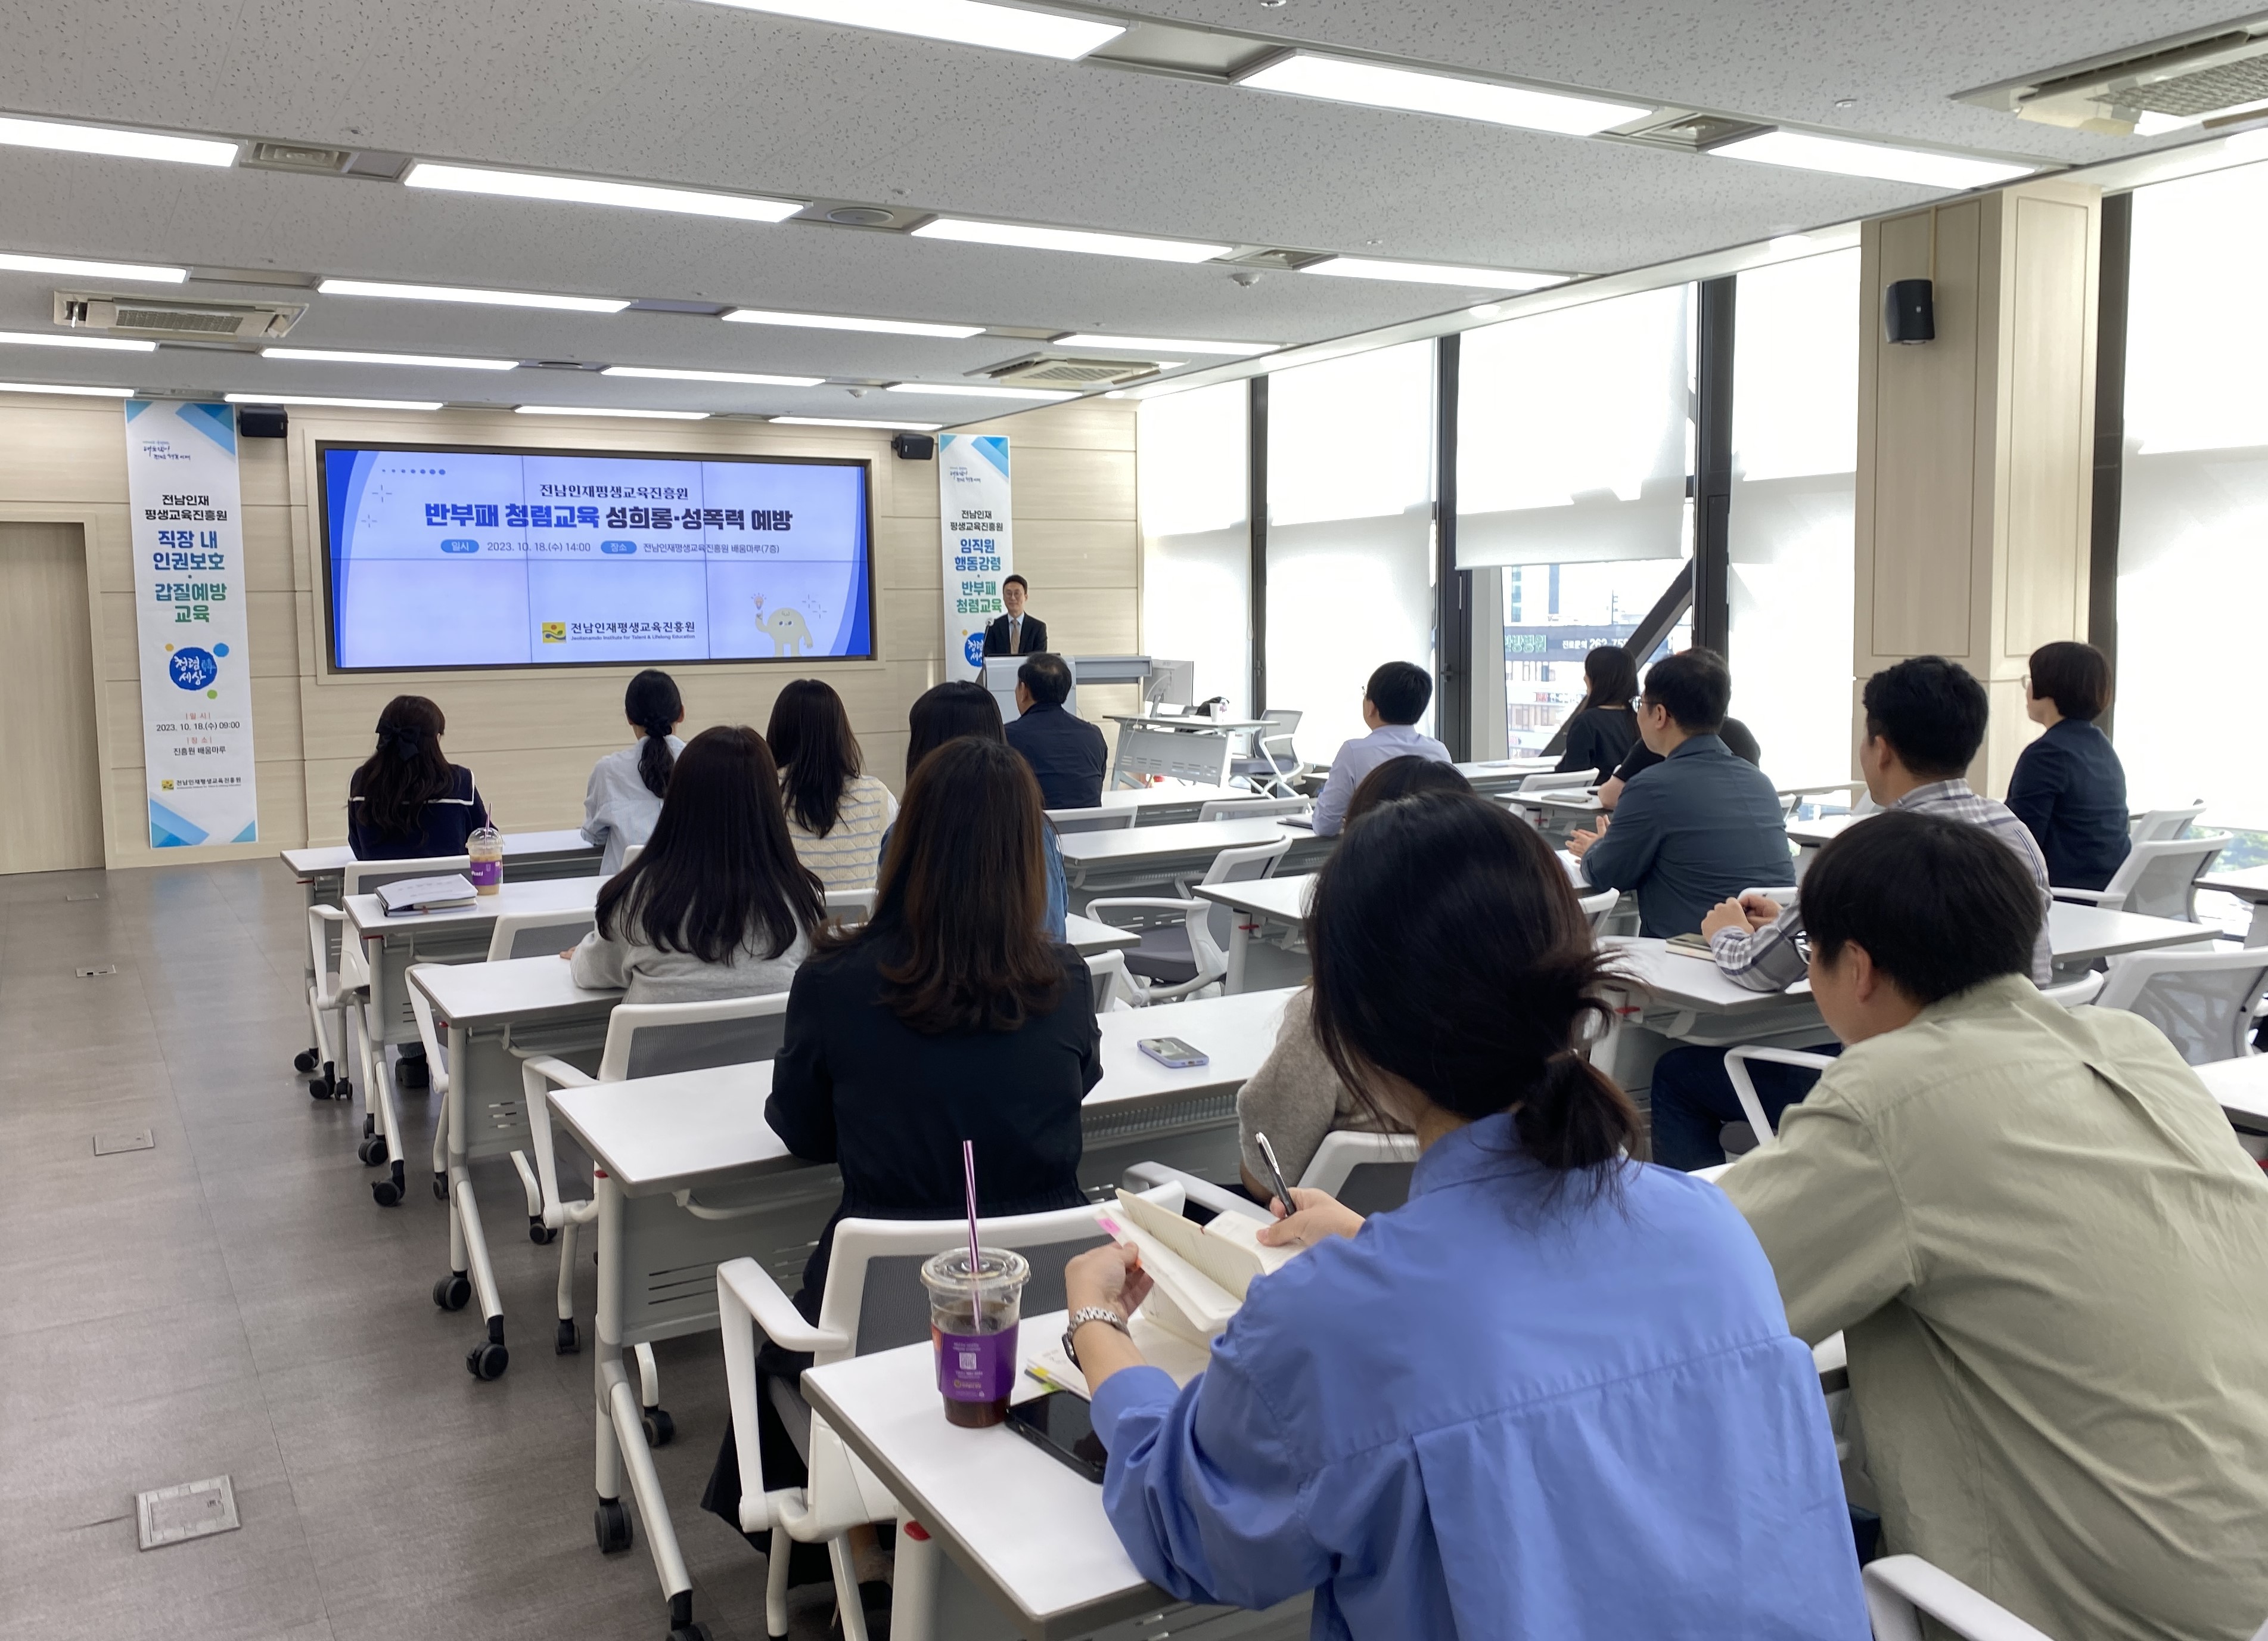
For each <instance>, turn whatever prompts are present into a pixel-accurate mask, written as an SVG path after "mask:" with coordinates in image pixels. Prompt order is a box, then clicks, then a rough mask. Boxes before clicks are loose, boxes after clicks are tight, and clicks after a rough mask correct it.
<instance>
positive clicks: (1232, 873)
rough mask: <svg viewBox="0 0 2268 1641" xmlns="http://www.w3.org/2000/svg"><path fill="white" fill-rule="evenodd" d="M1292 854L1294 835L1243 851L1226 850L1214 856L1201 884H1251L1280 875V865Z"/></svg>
mask: <svg viewBox="0 0 2268 1641" xmlns="http://www.w3.org/2000/svg"><path fill="white" fill-rule="evenodd" d="M1291 851H1292V835H1291V833H1289V832H1286V833H1285V834H1284V836H1282V837H1281V838H1277V839H1271V840H1270V841H1269V842H1267V843H1254V844H1246V845H1244V846H1241V847H1239V848H1234V849H1223V850H1222V851H1221V852H1220V853H1219V854H1216V855H1215V856H1213V857H1212V864H1211V866H1209V867H1207V868H1205V875H1204V877H1202V878H1200V879H1199V880H1198V881H1199V882H1201V883H1254V882H1256V881H1258V880H1259V879H1261V878H1263V877H1273V876H1276V867H1277V863H1278V861H1282V860H1283V858H1284V857H1285V855H1286V854H1290V853H1291Z"/></svg>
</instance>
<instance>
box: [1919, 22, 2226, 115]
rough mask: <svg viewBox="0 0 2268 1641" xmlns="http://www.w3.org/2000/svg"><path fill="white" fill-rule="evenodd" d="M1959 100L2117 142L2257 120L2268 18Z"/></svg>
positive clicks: (2098, 59)
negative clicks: (2231, 119)
mask: <svg viewBox="0 0 2268 1641" xmlns="http://www.w3.org/2000/svg"><path fill="white" fill-rule="evenodd" d="M1959 100H1961V101H1962V102H1971V103H1977V104H1980V105H1982V106H1983V107H1987V108H1999V109H2001V110H2003V111H2004V112H2007V113H2010V114H2013V115H2015V116H2016V117H2017V118H2018V119H2021V120H2034V121H2037V122H2040V123H2042V124H2043V125H2060V126H2066V127H2069V128H2071V129H2076V130H2081V131H2099V132H2102V133H2105V134H2107V135H2109V136H2112V137H2132V136H2133V135H2135V134H2136V133H2137V132H2138V131H2139V133H2140V134H2141V135H2142V136H2145V137H2150V136H2155V135H2158V134H2159V133H2161V132H2164V131H2169V130H2174V129H2179V128H2180V127H2182V126H2184V125H2194V124H2198V123H2200V122H2203V123H2205V125H2206V126H2207V127H2208V128H2210V127H2213V126H2218V125H2220V124H2221V123H2222V121H2218V120H2213V119H2212V118H2211V116H2213V115H2223V116H2224V117H2226V116H2228V115H2257V114H2259V113H2261V112H2263V110H2262V109H2259V108H2256V107H2253V105H2257V104H2268V18H2254V19H2251V20H2250V21H2247V22H2242V23H2232V24H2222V25H2220V26H2217V27H2215V28H2213V29H2209V30H2205V31H2203V32H2201V33H2195V34H2189V35H2183V36H2176V38H2173V39H2170V40H2161V41H2154V42H2152V43H2151V44H2149V45H2147V46H2139V47H2136V48H2133V49H2132V50H2129V51H2124V52H2120V53H2118V54H2117V55H2112V56H2105V57H2095V58H2092V59H2089V60H2088V61H2087V62H2084V63H2067V64H2066V65H2064V66H2063V67H2061V68H2055V69H2047V70H2042V71H2041V72H2040V73H2038V74H2036V75H2032V76H2029V77H2028V78H2024V79H2021V80H2004V81H2002V82H2001V83H2000V84H1999V85H1986V86H1982V87H1979V88H1978V89H1977V90H1975V91H1969V92H1962V93H1961V94H1960V98H1959Z"/></svg>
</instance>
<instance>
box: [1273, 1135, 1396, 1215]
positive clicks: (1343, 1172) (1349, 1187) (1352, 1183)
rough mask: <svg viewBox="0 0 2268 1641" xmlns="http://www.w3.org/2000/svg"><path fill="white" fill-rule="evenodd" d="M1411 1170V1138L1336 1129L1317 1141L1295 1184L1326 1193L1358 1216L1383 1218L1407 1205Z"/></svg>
mask: <svg viewBox="0 0 2268 1641" xmlns="http://www.w3.org/2000/svg"><path fill="white" fill-rule="evenodd" d="M1417 1166H1418V1142H1417V1140H1416V1139H1415V1138H1413V1137H1412V1136H1410V1135H1406V1134H1363V1133H1359V1132H1356V1131H1354V1130H1352V1129H1345V1128H1342V1129H1337V1130H1335V1131H1333V1132H1332V1133H1329V1134H1327V1135H1324V1136H1323V1142H1322V1144H1321V1145H1319V1146H1317V1147H1316V1148H1315V1155H1314V1158H1313V1159H1312V1160H1311V1161H1310V1162H1309V1163H1308V1164H1307V1172H1305V1173H1303V1174H1301V1175H1300V1185H1302V1186H1305V1187H1307V1189H1309V1190H1311V1191H1328V1192H1329V1193H1330V1194H1332V1195H1333V1196H1335V1197H1337V1199H1338V1200H1339V1201H1341V1202H1344V1204H1345V1205H1346V1206H1347V1207H1349V1208H1351V1209H1354V1211H1355V1212H1356V1213H1358V1214H1383V1213H1387V1212H1388V1211H1390V1210H1392V1209H1397V1208H1400V1207H1401V1206H1402V1205H1403V1203H1404V1202H1406V1201H1409V1200H1410V1172H1411V1171H1412V1170H1413V1169H1415V1168H1416V1167H1417Z"/></svg>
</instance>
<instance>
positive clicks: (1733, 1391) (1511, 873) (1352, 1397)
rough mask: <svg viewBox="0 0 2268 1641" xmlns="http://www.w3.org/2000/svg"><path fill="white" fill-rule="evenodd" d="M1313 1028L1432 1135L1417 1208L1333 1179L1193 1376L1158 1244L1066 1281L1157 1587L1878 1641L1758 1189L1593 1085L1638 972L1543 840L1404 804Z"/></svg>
mask: <svg viewBox="0 0 2268 1641" xmlns="http://www.w3.org/2000/svg"><path fill="white" fill-rule="evenodd" d="M1307 944H1308V947H1309V949H1310V950H1311V951H1312V952H1313V953H1314V966H1315V973H1314V1034H1315V1037H1316V1039H1317V1041H1318V1042H1319V1044H1320V1045H1321V1046H1322V1052H1323V1053H1324V1055H1325V1056H1326V1057H1327V1058H1328V1059H1329V1061H1330V1063H1331V1065H1332V1067H1333V1068H1335V1069H1336V1070H1337V1073H1338V1075H1339V1076H1340V1077H1341V1078H1342V1079H1343V1080H1344V1082H1345V1083H1346V1084H1347V1085H1348V1087H1349V1088H1351V1090H1354V1091H1355V1093H1356V1095H1357V1096H1358V1097H1359V1098H1362V1099H1364V1100H1366V1101H1369V1102H1371V1103H1372V1104H1373V1105H1374V1106H1375V1107H1376V1108H1378V1109H1379V1110H1380V1111H1381V1112H1383V1113H1386V1114H1389V1115H1391V1116H1393V1117H1395V1118H1396V1119H1398V1120H1400V1121H1401V1122H1403V1123H1404V1124H1406V1125H1407V1126H1408V1127H1410V1129H1412V1130H1413V1131H1414V1132H1415V1134H1416V1135H1417V1138H1418V1146H1419V1149H1420V1151H1421V1156H1420V1157H1419V1160H1418V1167H1417V1171H1416V1173H1415V1175H1414V1176H1413V1178H1412V1179H1411V1181H1410V1200H1409V1201H1408V1202H1407V1203H1406V1204H1405V1205H1404V1206H1403V1207H1402V1208H1399V1209H1395V1210H1394V1211H1393V1212H1391V1213H1386V1214H1379V1215H1375V1216H1373V1217H1371V1218H1370V1219H1369V1220H1367V1221H1365V1220H1363V1219H1362V1218H1361V1217H1360V1216H1357V1215H1355V1214H1353V1213H1351V1212H1350V1211H1349V1210H1347V1209H1344V1208H1342V1207H1341V1206H1340V1205H1339V1204H1337V1203H1336V1202H1334V1201H1331V1199H1330V1198H1329V1197H1328V1196H1325V1195H1323V1194H1322V1193H1320V1192H1312V1191H1304V1190H1297V1189H1295V1190H1293V1191H1292V1196H1293V1198H1294V1199H1295V1200H1294V1201H1293V1202H1292V1203H1290V1204H1281V1205H1278V1212H1280V1211H1281V1209H1282V1208H1283V1207H1290V1208H1292V1209H1294V1210H1295V1211H1294V1212H1292V1214H1291V1216H1289V1217H1288V1218H1282V1219H1279V1220H1278V1221H1277V1222H1276V1223H1273V1224H1271V1225H1270V1226H1269V1227H1266V1228H1263V1230H1262V1231H1260V1236H1261V1238H1263V1240H1264V1241H1266V1242H1269V1243H1270V1244H1272V1245H1274V1246H1278V1247H1286V1248H1297V1249H1300V1250H1302V1251H1301V1252H1300V1253H1297V1254H1296V1256H1295V1257H1292V1259H1291V1260H1289V1262H1288V1263H1285V1264H1284V1265H1282V1266H1281V1267H1280V1268H1278V1269H1277V1270H1275V1271H1273V1272H1272V1273H1270V1274H1269V1275H1263V1276H1259V1277H1256V1278H1255V1279H1254V1280H1253V1282H1252V1284H1251V1287H1250V1289H1249V1290H1248V1293H1247V1296H1246V1297H1245V1301H1244V1305H1243V1308H1242V1309H1241V1311H1239V1312H1237V1314H1236V1315H1235V1317H1234V1318H1233V1319H1232V1320H1231V1321H1230V1322H1229V1324H1228V1327H1227V1328H1226V1331H1224V1332H1223V1333H1222V1334H1219V1336H1218V1337H1217V1338H1216V1339H1215V1340H1214V1341H1213V1342H1212V1349H1211V1357H1210V1361H1209V1364H1208V1366H1207V1367H1206V1369H1205V1371H1204V1372H1203V1373H1201V1374H1199V1375H1198V1376H1197V1377H1196V1378H1195V1379H1191V1380H1190V1381H1189V1383H1188V1384H1187V1385H1185V1386H1181V1387H1180V1388H1178V1389H1177V1388H1176V1387H1175V1382H1174V1380H1173V1379H1170V1378H1168V1377H1167V1375H1166V1374H1165V1373H1164V1372H1163V1371H1160V1370H1159V1369H1158V1368H1155V1367H1152V1366H1148V1365H1146V1364H1145V1363H1144V1362H1143V1359H1142V1356H1141V1353H1140V1351H1139V1350H1138V1349H1136V1347H1135V1346H1134V1345H1133V1344H1132V1342H1130V1340H1129V1338H1128V1337H1127V1335H1126V1334H1125V1333H1124V1332H1123V1328H1122V1326H1121V1324H1120V1321H1119V1319H1121V1318H1123V1317H1124V1316H1125V1315H1126V1314H1127V1313H1128V1312H1129V1311H1130V1309H1131V1308H1132V1307H1134V1306H1135V1305H1139V1304H1140V1303H1141V1301H1142V1300H1143V1299H1144V1297H1146V1295H1147V1294H1148V1292H1149V1290H1150V1285H1151V1283H1150V1277H1149V1275H1148V1274H1147V1273H1146V1272H1145V1271H1144V1270H1142V1269H1141V1268H1140V1266H1139V1263H1138V1260H1136V1259H1134V1258H1133V1257H1132V1256H1131V1253H1130V1250H1127V1249H1123V1248H1121V1247H1118V1246H1107V1247H1103V1248H1100V1249H1097V1250H1095V1251H1094V1252H1093V1253H1086V1254H1082V1255H1081V1256H1080V1257H1079V1258H1078V1259H1077V1260H1073V1261H1071V1265H1070V1268H1068V1269H1067V1270H1066V1272H1065V1274H1064V1278H1065V1290H1066V1294H1067V1297H1068V1301H1069V1305H1070V1308H1071V1315H1072V1319H1073V1321H1074V1322H1075V1323H1076V1324H1077V1327H1076V1329H1075V1331H1074V1332H1073V1333H1072V1334H1071V1346H1072V1348H1073V1349H1074V1351H1075V1352H1076V1355H1077V1358H1078V1361H1079V1366H1080V1369H1081V1371H1083V1372H1084V1373H1085V1375H1086V1379H1087V1383H1088V1385H1089V1386H1090V1387H1091V1389H1092V1391H1093V1393H1094V1428H1095V1430H1096V1433H1097V1434H1098V1435H1099V1436H1100V1437H1101V1439H1102V1442H1103V1445H1105V1446H1106V1447H1107V1448H1108V1452H1109V1460H1108V1470H1107V1472H1106V1476H1105V1480H1104V1482H1103V1504H1104V1507H1105V1509H1106V1510H1107V1511H1108V1513H1109V1516H1110V1519H1111V1523H1112V1525H1113V1526H1115V1527H1116V1529H1117V1532H1118V1535H1119V1537H1120V1539H1121V1540H1122V1541H1123V1543H1124V1544H1125V1547H1126V1549H1127V1552H1128V1554H1129V1555H1130V1556H1131V1557H1132V1558H1133V1561H1134V1564H1135V1565H1136V1566H1138V1568H1140V1569H1141V1571H1142V1573H1143V1575H1144V1576H1145V1578H1149V1579H1151V1580H1152V1582H1153V1583H1156V1584H1158V1585H1160V1586H1163V1587H1164V1588H1165V1589H1167V1590H1168V1591H1170V1592H1172V1593H1174V1594H1175V1595H1176V1596H1179V1597H1180V1598H1182V1600H1191V1601H1198V1602H1219V1603H1224V1604H1226V1605H1230V1606H1236V1607H1246V1608H1266V1607H1269V1606H1271V1605H1273V1604H1274V1603H1276V1602H1278V1601H1281V1600H1286V1599H1288V1598H1290V1597H1292V1596H1295V1595H1297V1594H1299V1593H1300V1592H1302V1591H1313V1592H1314V1603H1315V1612H1314V1633H1315V1634H1316V1635H1318V1636H1347V1637H1379V1638H1380V1641H1385V1638H1386V1637H1396V1638H1398V1637H1415V1636H1488V1637H1499V1638H1506V1641H1509V1638H1512V1637H1521V1638H1533V1641H1545V1638H1547V1637H1548V1638H1549V1641H1569V1638H1577V1641H1580V1638H1581V1637H1598V1638H1599V1641H1607V1638H1608V1637H1615V1638H1616V1641H1620V1638H1622V1637H1633V1636H1673V1635H1675V1636H1695V1637H1698V1636H1711V1637H1715V1636H1724V1637H1798V1636H1801V1637H1828V1638H1830V1641H1864V1637H1866V1636H1867V1633H1868V1631H1867V1614H1866V1608H1865V1603H1864V1600H1863V1598H1862V1596H1861V1594H1860V1590H1859V1563H1858V1557H1857V1556H1856V1554H1855V1553H1854V1551H1853V1548H1852V1533H1851V1524H1850V1518H1849V1516H1848V1515H1847V1513H1846V1511H1845V1503H1844V1497H1843V1486H1842V1478H1841V1476H1840V1475H1839V1474H1838V1471H1837V1465H1836V1458H1835V1444H1834V1438H1833V1436H1832V1434H1831V1432H1830V1430H1829V1427H1828V1421H1827V1409H1826V1403H1825V1401H1824V1399H1823V1397H1822V1396H1821V1394H1820V1390H1819V1379H1818V1372H1817V1370H1816V1368H1815V1366H1814V1365H1813V1362H1812V1357H1811V1352H1810V1351H1809V1350H1808V1349H1806V1348H1805V1347H1804V1346H1803V1345H1802V1344H1801V1343H1800V1342H1797V1341H1796V1340H1794V1339H1793V1338H1791V1337H1790V1336H1789V1334H1788V1331H1787V1320H1786V1314H1785V1313H1784V1312H1783V1311H1782V1309H1781V1306H1780V1302H1779V1296H1778V1289H1777V1288H1776V1286H1775V1285H1774V1282H1773V1278H1772V1272H1771V1267H1770V1266H1769V1265H1768V1264H1767V1263H1766V1262H1765V1260H1764V1254H1763V1253H1762V1251H1761V1250H1760V1249H1759V1248H1758V1247H1757V1246H1756V1238H1755V1237H1754V1236H1753V1235H1752V1234H1750V1232H1749V1229H1748V1227H1747V1224H1746V1223H1744V1222H1743V1221H1742V1218H1741V1216H1740V1215H1739V1214H1738V1213H1737V1212H1736V1211H1735V1210H1734V1208H1733V1206H1732V1204H1731V1203H1730V1202H1729V1201H1727V1199H1726V1198H1725V1196H1724V1195H1723V1194H1722V1193H1720V1192H1719V1191H1718V1190H1717V1189H1716V1188H1715V1187H1714V1186H1712V1185H1709V1184H1707V1183H1705V1182H1704V1181H1703V1180H1701V1179H1698V1178H1697V1177H1695V1176H1691V1175H1686V1174H1679V1173H1675V1172H1671V1171H1669V1170H1667V1169H1662V1168H1656V1167H1653V1166H1652V1165H1651V1164H1646V1163H1643V1162H1639V1161H1637V1160H1634V1158H1635V1156H1636V1155H1637V1154H1638V1152H1639V1151H1640V1150H1641V1149H1642V1143H1643V1142H1642V1141H1641V1139H1640V1126H1641V1125H1640V1122H1639V1119H1638V1113H1637V1112H1636V1111H1635V1110H1634V1109H1633V1107H1632V1106H1631V1102H1630V1100H1629V1098H1627V1097H1626V1096H1624V1093H1623V1091H1622V1090H1620V1089H1618V1088H1616V1086H1615V1084H1614V1083H1612V1082H1611V1081H1610V1080H1609V1078H1607V1077H1606V1076H1603V1075H1602V1074H1601V1073H1600V1072H1599V1071H1598V1070H1597V1069H1595V1068H1594V1067H1593V1066H1592V1065H1591V1064H1590V1061H1589V1059H1588V1049H1589V1045H1590V1044H1591V1043H1592V1042H1593V1041H1594V1040H1595V1039H1596V1037H1597V1035H1598V1033H1599V1032H1600V1031H1602V1030H1603V1029H1604V1028H1605V1026H1606V1025H1607V1024H1609V1021H1610V1020H1611V1019H1612V1017H1613V1006H1612V1004H1611V1003H1610V1002H1609V1000H1608V993H1607V991H1606V989H1605V988H1606V987H1607V986H1608V985H1609V983H1610V981H1611V974H1610V972H1609V967H1608V965H1607V963H1606V961H1605V958H1604V957H1603V956H1602V953H1601V951H1600V950H1599V949H1598V948H1597V946H1596V945H1595V944H1594V942H1593V940H1592V938H1591V935H1590V932H1589V929H1588V928H1587V923H1586V920H1585V919H1584V917H1583V915H1582V913H1581V910H1580V907H1578V906H1577V905H1576V902H1575V896H1574V892H1573V891H1572V888H1571V887H1570V886H1569V884H1568V882H1567V877H1566V875H1565V872H1564V871H1563V870H1562V869H1560V866H1559V864H1558V862H1557V861H1556V860H1555V859H1554V858H1553V856H1552V854H1551V851H1550V848H1549V847H1547V846H1545V845H1544V844H1543V841H1542V840H1541V839H1539V838H1538V837H1537V836H1536V834H1535V832H1534V831H1533V830H1532V829H1531V828H1529V827H1528V826H1526V825H1524V824H1521V823H1520V822H1519V821H1517V820H1514V819H1513V817H1511V816H1510V815H1508V814H1507V813H1506V812H1505V811H1504V810H1503V809H1499V808H1498V807H1497V806H1495V805H1493V804H1491V803H1488V802H1484V801H1482V800H1481V799H1479V798H1476V797H1471V796H1468V795H1462V794H1454V793H1449V794H1429V795H1418V796H1415V797H1410V798H1404V799H1400V800H1396V801H1394V802H1387V803H1383V804H1381V805H1379V806H1378V807H1376V808H1375V809H1372V810H1371V811H1370V812H1369V813H1368V814H1366V815H1365V816H1363V817H1361V818H1359V820H1357V821H1356V822H1355V823H1354V824H1352V825H1351V827H1350V828H1349V830H1348V832H1347V833H1346V839H1345V841H1344V843H1342V844H1341V845H1340V846H1339V847H1338V850H1337V853H1336V854H1334V855H1333V856H1332V857H1331V859H1330V860H1329V862H1327V863H1326V865H1325V866H1324V868H1323V869H1322V874H1321V876H1319V878H1318V880H1317V883H1316V886H1315V894H1314V901H1313V903H1312V909H1311V910H1310V912H1309V913H1308V916H1307Z"/></svg>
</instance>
